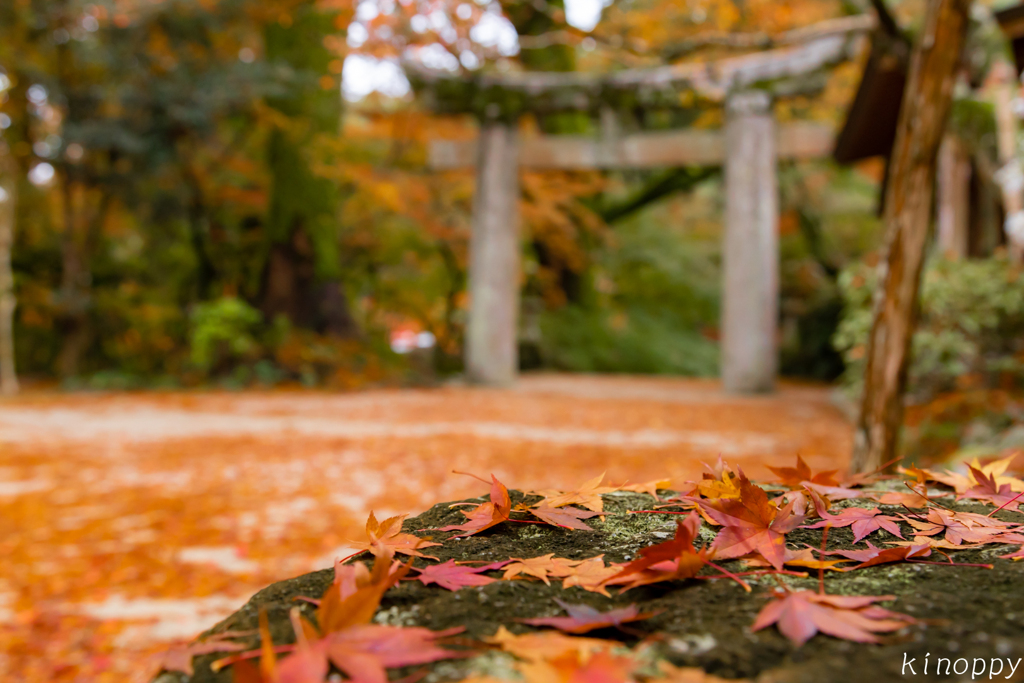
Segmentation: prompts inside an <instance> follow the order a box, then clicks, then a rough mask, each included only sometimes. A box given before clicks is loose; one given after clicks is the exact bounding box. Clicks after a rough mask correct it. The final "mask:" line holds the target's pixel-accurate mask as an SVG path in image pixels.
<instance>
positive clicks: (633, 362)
mask: <svg viewBox="0 0 1024 683" xmlns="http://www.w3.org/2000/svg"><path fill="white" fill-rule="evenodd" d="M540 325H541V330H542V332H543V337H542V342H541V344H542V353H543V355H544V360H545V362H546V363H547V364H548V365H549V366H552V367H555V368H558V369H561V370H572V371H575V372H628V373H654V374H677V375H691V376H710V375H714V374H715V373H716V372H717V369H718V345H717V344H716V343H715V342H713V341H711V340H709V339H706V338H704V337H702V336H701V335H700V334H698V333H697V332H696V331H694V330H693V328H691V327H689V326H687V325H686V324H680V323H678V322H676V321H673V320H672V319H671V318H669V317H666V316H664V315H652V314H651V313H648V312H645V311H643V310H632V311H628V312H627V311H623V312H617V313H615V312H608V311H602V310H593V309H585V308H582V307H579V306H566V307H565V308H563V309H561V310H559V311H556V312H549V313H546V314H544V315H543V316H542V317H541V322H540Z"/></svg>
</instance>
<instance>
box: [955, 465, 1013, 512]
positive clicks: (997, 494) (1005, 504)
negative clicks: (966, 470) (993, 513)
mask: <svg viewBox="0 0 1024 683" xmlns="http://www.w3.org/2000/svg"><path fill="white" fill-rule="evenodd" d="M970 469H971V474H972V475H974V479H975V481H977V482H978V483H977V484H975V485H974V486H972V487H971V488H969V489H967V490H966V491H964V492H963V493H962V494H961V495H960V497H961V498H970V499H973V500H981V501H985V502H986V503H989V504H991V505H995V506H996V507H1001V508H1003V509H1004V510H1017V509H1018V506H1019V503H1018V502H1017V501H1019V500H1021V494H1020V493H1017V492H1015V491H1014V490H1013V489H1012V488H1011V486H1010V484H1008V483H1003V484H999V483H997V482H996V477H995V475H990V474H986V473H985V472H983V471H981V470H980V469H978V468H977V467H973V466H972V467H971V468H970Z"/></svg>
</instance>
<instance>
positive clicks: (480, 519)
mask: <svg viewBox="0 0 1024 683" xmlns="http://www.w3.org/2000/svg"><path fill="white" fill-rule="evenodd" d="M511 512H512V499H511V498H509V496H508V489H507V488H505V485H504V484H502V483H501V482H500V481H498V480H497V478H496V477H495V476H494V475H493V474H492V475H491V499H490V500H489V501H487V502H486V503H481V504H480V505H477V506H476V507H474V508H473V509H472V510H469V511H466V510H463V511H462V514H463V515H465V516H466V517H467V518H468V519H469V521H468V522H466V523H465V524H451V525H449V526H445V527H441V528H440V529H439V531H465V532H466V533H464V534H459V535H458V536H456V537H455V538H462V537H465V536H472V535H473V534H478V533H480V532H481V531H484V530H485V529H490V528H491V527H492V526H496V525H498V524H501V523H502V522H504V521H506V520H507V519H508V516H509V513H511Z"/></svg>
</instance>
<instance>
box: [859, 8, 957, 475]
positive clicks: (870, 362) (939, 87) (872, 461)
mask: <svg viewBox="0 0 1024 683" xmlns="http://www.w3.org/2000/svg"><path fill="white" fill-rule="evenodd" d="M969 10H970V2H969V0H931V1H930V2H929V4H928V12H927V15H926V17H925V22H924V26H923V28H922V30H921V34H920V36H919V38H918V44H917V46H916V48H915V50H914V55H913V57H912V58H911V63H910V76H909V80H908V83H907V88H906V91H905V92H904V95H903V104H902V107H901V109H900V119H899V127H898V128H897V131H896V142H895V144H894V146H893V154H892V162H891V163H892V168H891V176H890V181H889V186H888V191H887V194H886V201H885V214H884V221H885V226H886V258H885V259H884V261H883V262H882V266H881V268H882V277H881V278H880V284H879V288H878V290H877V291H876V292H875V306H874V319H873V322H872V325H871V334H870V336H869V339H868V349H867V368H866V370H865V375H864V395H863V397H862V399H861V407H860V416H859V418H858V421H857V430H856V434H855V438H854V453H853V460H852V462H851V465H850V466H851V469H852V470H853V471H856V472H865V471H870V470H872V469H875V468H877V467H879V466H880V465H881V464H882V463H884V462H888V461H889V460H891V459H893V458H894V457H895V454H896V446H897V437H898V435H899V431H900V427H901V425H902V422H903V392H904V389H905V387H906V381H907V370H908V368H909V365H910V343H911V339H912V337H913V333H914V325H915V323H916V317H917V309H918V290H919V289H920V283H921V268H922V265H923V263H924V256H925V247H926V245H927V242H928V234H929V227H930V219H931V210H932V195H933V183H934V180H935V165H936V164H935V161H936V157H937V155H938V151H939V144H940V143H941V141H942V136H943V134H944V133H945V130H946V121H947V119H948V118H949V110H950V104H951V102H952V98H953V86H954V84H955V83H956V74H957V69H958V67H959V65H960V59H961V53H962V52H963V47H964V42H965V41H966V37H967V25H968V13H969Z"/></svg>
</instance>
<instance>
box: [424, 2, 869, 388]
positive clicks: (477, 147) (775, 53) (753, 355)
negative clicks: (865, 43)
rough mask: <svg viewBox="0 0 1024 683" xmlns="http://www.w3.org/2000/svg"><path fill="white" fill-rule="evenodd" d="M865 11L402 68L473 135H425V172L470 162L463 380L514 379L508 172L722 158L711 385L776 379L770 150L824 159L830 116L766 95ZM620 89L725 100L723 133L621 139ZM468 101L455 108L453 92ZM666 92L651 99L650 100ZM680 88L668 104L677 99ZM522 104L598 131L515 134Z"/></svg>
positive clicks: (803, 82)
mask: <svg viewBox="0 0 1024 683" xmlns="http://www.w3.org/2000/svg"><path fill="white" fill-rule="evenodd" d="M874 24H875V20H874V17H872V16H867V15H858V16H852V17H844V18H842V19H837V20H830V21H826V22H822V23H821V24H818V25H815V26H812V27H809V28H806V29H798V30H796V31H792V32H790V33H789V34H785V35H784V36H782V37H780V38H779V39H777V40H776V41H773V43H774V44H775V45H784V46H785V47H780V48H778V49H774V50H768V51H764V52H759V53H754V54H750V55H744V56H741V57H735V58H729V59H723V60H720V61H717V62H711V63H702V64H693V63H691V64H682V65H676V66H666V67H659V68H654V69H640V70H627V71H620V72H614V73H611V74H607V75H604V76H594V75H592V74H584V73H578V72H569V73H552V72H543V73H538V72H532V73H517V74H507V75H486V74H485V75H478V76H476V77H474V78H470V79H463V78H460V77H458V76H453V75H450V74H442V73H438V72H434V71H428V70H424V69H423V68H422V67H418V66H416V65H407V71H408V73H409V75H410V80H412V82H413V83H414V85H415V86H417V87H418V88H420V89H422V88H423V87H424V85H426V86H429V87H430V88H431V89H430V90H429V91H428V92H430V93H431V94H433V95H434V102H433V106H434V108H435V109H436V110H439V111H445V112H465V111H467V110H468V111H473V112H474V113H476V114H477V115H478V116H479V117H480V119H481V125H480V134H479V138H478V140H476V141H470V142H453V141H436V142H434V143H432V145H431V149H430V163H431V166H432V168H435V169H455V168H466V167H472V166H474V165H475V166H476V194H475V197H474V205H473V226H472V234H471V240H470V262H469V294H470V310H469V321H468V326H467V331H466V346H465V362H466V374H467V376H468V378H469V379H470V381H472V382H475V383H479V384H485V385H497V386H500V385H507V384H510V383H512V382H513V381H514V380H515V378H516V375H517V371H518V358H517V331H518V315H519V276H520V263H519V260H520V245H519V223H520V221H519V209H518V199H519V168H520V167H521V166H523V167H527V168H535V169H595V168H651V167H657V166H686V165H703V166H713V165H714V166H717V165H723V164H724V167H725V187H726V212H725V214H726V215H725V236H724V245H723V261H724V287H723V306H722V326H721V327H722V347H721V348H722V354H721V357H722V365H721V368H722V381H723V385H724V387H725V389H726V390H727V391H732V392H737V393H760V392H766V391H771V390H772V389H773V387H774V383H775V377H776V374H777V368H778V359H777V348H776V343H777V342H776V335H777V325H778V322H777V318H778V299H779V252H778V204H779V201H778V179H777V163H778V160H779V159H808V158H815V157H824V156H828V155H830V154H831V152H832V148H833V144H834V137H835V134H834V131H833V130H832V128H831V127H829V126H823V125H820V124H811V123H790V124H785V125H776V122H775V119H774V115H773V112H772V103H773V100H774V99H775V98H777V97H786V96H792V95H795V94H805V93H807V92H811V91H815V90H820V88H821V87H822V81H821V80H820V79H817V80H816V79H815V78H814V76H815V75H817V74H819V73H821V72H823V71H825V70H827V69H828V68H830V67H832V66H834V65H836V64H838V63H840V62H843V61H846V60H848V59H850V58H852V57H854V56H855V55H856V54H857V52H858V51H859V49H860V44H861V41H860V38H861V37H862V35H863V34H864V33H865V32H866V31H868V30H870V29H871V28H873V26H874ZM622 90H629V91H631V92H633V93H637V92H639V93H641V94H643V95H644V96H646V97H648V99H650V98H652V97H664V96H665V94H666V93H668V94H669V95H670V96H671V95H678V94H679V92H680V91H689V92H691V93H693V94H695V95H697V96H699V97H702V98H704V99H707V100H710V101H713V102H724V105H725V110H726V124H725V129H724V132H722V131H713V130H682V131H668V132H648V133H635V134H629V135H619V134H618V133H617V131H616V128H617V126H615V125H614V121H615V117H614V114H613V112H612V110H611V109H610V108H609V107H608V106H607V104H606V102H604V101H603V100H604V99H605V98H606V97H607V96H608V95H609V94H614V93H616V92H620V91H622ZM456 99H457V100H461V101H464V102H470V103H471V105H469V106H463V107H461V108H460V107H458V106H455V107H453V106H452V105H451V102H452V101H453V100H456ZM661 101H662V102H663V101H664V100H663V99H662V100H661ZM678 101H679V100H678V97H677V99H676V100H675V102H678ZM527 102H529V108H530V110H534V111H536V110H539V111H545V112H549V111H559V110H585V111H598V112H599V113H600V117H601V123H602V126H601V129H602V134H601V136H600V138H598V139H594V138H591V137H585V136H569V135H557V136H554V135H553V136H540V137H536V138H528V139H525V140H522V141H520V139H519V134H518V130H517V128H518V126H517V120H518V117H519V115H520V114H521V113H524V112H525V111H527Z"/></svg>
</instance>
